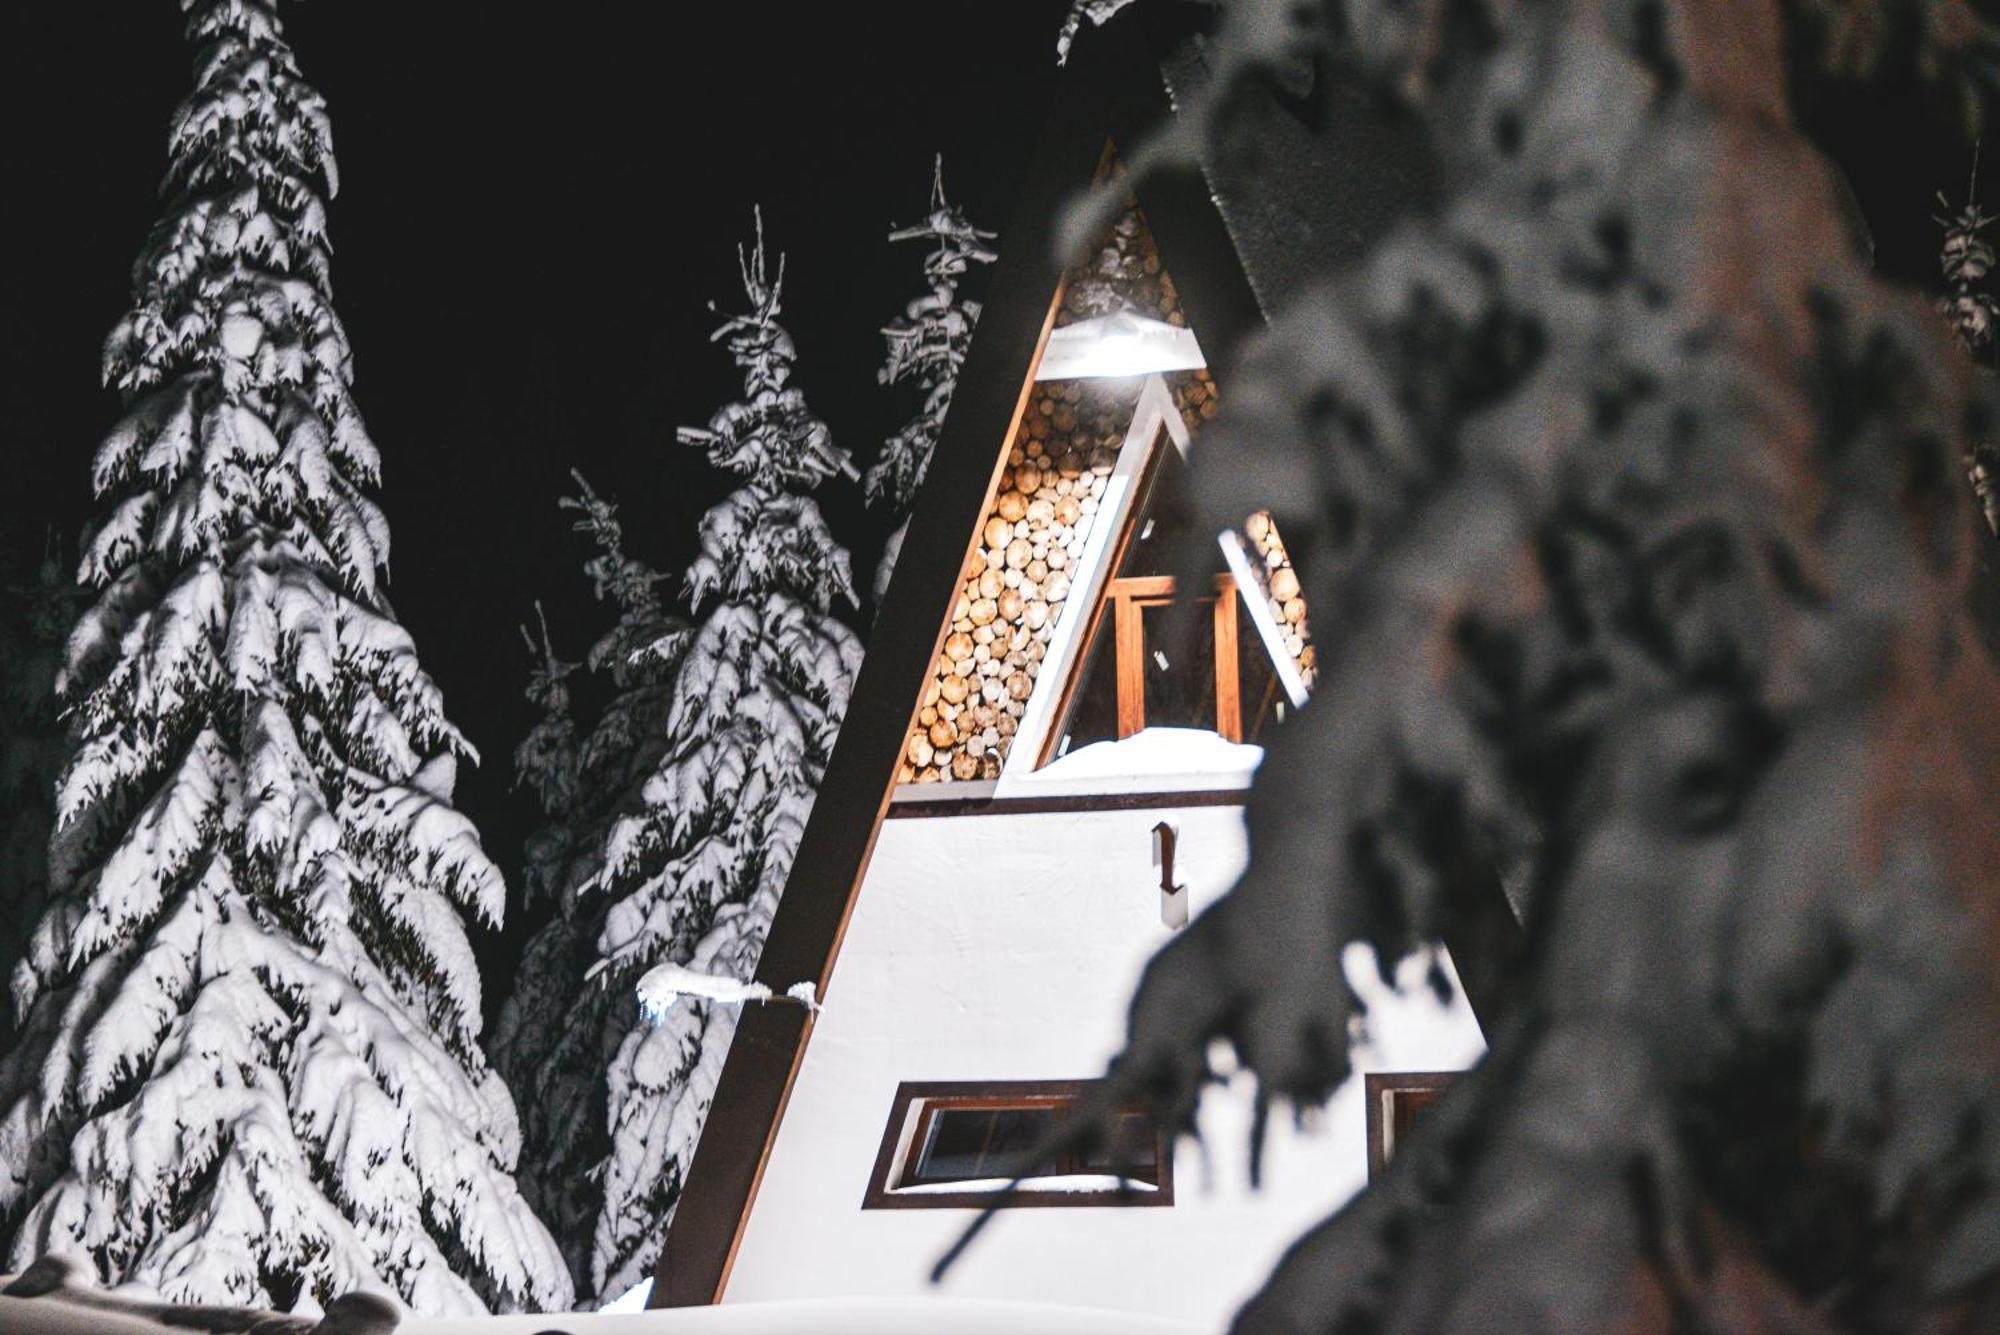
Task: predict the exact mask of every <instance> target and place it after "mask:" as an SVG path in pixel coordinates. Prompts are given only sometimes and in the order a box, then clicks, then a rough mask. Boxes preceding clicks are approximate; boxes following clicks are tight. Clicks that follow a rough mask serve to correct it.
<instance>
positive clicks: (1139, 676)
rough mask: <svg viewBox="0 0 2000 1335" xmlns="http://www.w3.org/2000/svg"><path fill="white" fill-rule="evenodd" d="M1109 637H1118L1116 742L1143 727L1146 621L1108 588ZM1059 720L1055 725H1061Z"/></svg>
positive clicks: (1119, 593) (1136, 606)
mask: <svg viewBox="0 0 2000 1335" xmlns="http://www.w3.org/2000/svg"><path fill="white" fill-rule="evenodd" d="M1111 603H1112V609H1113V610H1112V623H1111V630H1112V634H1113V635H1115V636H1116V637H1117V643H1116V646H1115V650H1116V656H1115V658H1114V660H1113V661H1114V662H1115V663H1116V664H1117V668H1118V739H1119V740H1120V741H1123V740H1125V739H1126V738H1127V737H1130V736H1131V735H1132V734H1133V733H1135V732H1138V731H1139V730H1140V729H1142V728H1144V727H1145V726H1146V621H1145V613H1144V611H1143V610H1141V607H1140V605H1139V604H1138V603H1137V602H1135V601H1133V600H1132V599H1130V598H1127V597H1124V596H1123V593H1122V591H1121V590H1120V589H1119V588H1118V585H1117V583H1115V582H1114V583H1113V584H1112V586H1111ZM1060 722H1061V721H1060V720H1058V724H1059V725H1060Z"/></svg>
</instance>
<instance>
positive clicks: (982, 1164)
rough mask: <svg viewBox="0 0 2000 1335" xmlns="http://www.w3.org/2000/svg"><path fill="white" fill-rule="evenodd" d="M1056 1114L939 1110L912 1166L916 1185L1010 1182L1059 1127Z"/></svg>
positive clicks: (1027, 1110)
mask: <svg viewBox="0 0 2000 1335" xmlns="http://www.w3.org/2000/svg"><path fill="white" fill-rule="evenodd" d="M1055 1115H1056V1109H1055V1108H1054V1107H1052V1106H1048V1105H1043V1106H1039V1107H1028V1108H952V1107H943V1108H938V1109H936V1110H935V1111H933V1112H932V1113H931V1116H930V1126H929V1130H928V1132H927V1134H926V1135H925V1137H924V1143H923V1144H922V1145H921V1146H920V1147H919V1148H918V1152H917V1155H916V1161H915V1162H914V1163H913V1164H912V1165H911V1166H910V1173H909V1180H910V1181H912V1182H957V1181H963V1180H965V1179H967V1178H982V1177H1006V1176H1008V1175H1009V1174H1010V1173H1012V1172H1013V1171H1014V1170H1015V1168H1016V1167H1018V1166H1019V1163H1020V1160H1021V1156H1022V1155H1024V1154H1026V1153H1027V1152H1028V1151H1029V1150H1031V1149H1033V1148H1034V1147H1035V1146H1036V1145H1037V1144H1038V1143H1040V1141H1041V1140H1042V1138H1043V1137H1045V1136H1046V1135H1047V1134H1048V1133H1049V1129H1050V1128H1051V1127H1052V1126H1054V1124H1055Z"/></svg>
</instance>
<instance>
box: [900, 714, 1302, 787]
mask: <svg viewBox="0 0 2000 1335" xmlns="http://www.w3.org/2000/svg"><path fill="white" fill-rule="evenodd" d="M1263 760H1264V748H1263V747H1261V746H1251V745H1248V744H1246V743H1242V742H1232V741H1229V740H1227V739H1226V738H1224V737H1223V736H1222V735H1221V734H1220V733H1216V732H1210V731H1208V730H1207V729H1205V728H1144V729H1141V730H1140V731H1139V732H1136V733H1133V734H1132V735H1131V736H1130V737H1126V738H1124V739H1122V740H1120V741H1115V742H1092V743H1091V744H1090V745H1089V746H1084V747H1079V748H1078V749H1076V750H1074V751H1071V752H1070V753H1069V754H1068V755H1066V756H1062V757H1060V758H1059V759H1057V760H1053V761H1051V762H1050V763H1048V764H1047V765H1044V766H1043V767H1042V768H1041V769H1038V770H1034V771H1032V772H1028V773H1007V774H1003V775H1002V776H1001V777H1000V778H998V779H972V780H967V781H963V782H957V781H955V782H951V783H904V784H898V785H897V786H896V791H895V794H894V795H893V797H892V798H891V800H892V801H896V802H952V801H966V800H973V799H979V798H993V799H999V800H1004V799H1006V798H1010V797H1070V796H1098V795H1101V794H1106V793H1183V792H1188V793H1198V792H1214V791H1216V790H1218V789H1221V790H1228V789H1235V788H1248V787H1249V786H1250V780H1251V778H1252V777H1253V776H1254V775H1255V774H1256V772H1257V766H1258V765H1259V764H1261V763H1263Z"/></svg>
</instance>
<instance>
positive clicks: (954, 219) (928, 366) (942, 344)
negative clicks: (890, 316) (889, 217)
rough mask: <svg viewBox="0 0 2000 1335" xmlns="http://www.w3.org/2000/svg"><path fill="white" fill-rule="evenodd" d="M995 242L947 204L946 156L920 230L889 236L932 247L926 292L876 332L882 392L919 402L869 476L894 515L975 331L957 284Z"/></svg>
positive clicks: (926, 458)
mask: <svg viewBox="0 0 2000 1335" xmlns="http://www.w3.org/2000/svg"><path fill="white" fill-rule="evenodd" d="M993 238H994V234H993V233H992V232H987V231H982V230H980V229H979V228H977V227H974V226H973V225H972V224H971V223H970V222H969V221H967V220H966V217H965V210H964V209H962V208H960V207H959V206H957V205H955V204H952V203H951V202H950V201H948V200H947V199H946V198H945V194H944V156H943V155H942V154H939V155H938V157H937V159H936V160H935V161H934V163H933V164H932V170H931V211H930V213H929V214H928V215H927V216H926V217H925V218H924V220H923V221H922V222H920V223H917V224H915V225H913V226H910V227H899V228H896V229H894V230H892V231H891V232H890V233H889V239H890V240H891V241H932V242H935V243H936V244H935V245H934V246H933V247H932V249H931V252H930V254H928V255H927V256H925V257H924V277H926V278H927V279H929V280H930V284H931V290H930V291H929V292H927V293H925V294H924V295H923V296H921V297H918V298H917V299H916V300H915V301H912V302H911V303H910V304H909V305H908V306H906V307H905V308H904V310H903V314H902V316H901V317H900V318H898V319H896V320H894V321H892V322H891V323H890V324H889V325H888V326H886V327H885V328H884V329H883V330H882V337H883V338H884V340H886V342H887V343H888V354H887V356H886V358H885V359H884V360H883V363H882V368H881V370H879V371H878V372H876V379H877V380H879V381H881V383H883V384H885V385H895V384H901V383H903V382H905V381H913V382H915V384H916V386H917V388H918V389H920V390H921V391H922V392H923V395H924V399H923V406H922V407H921V408H920V409H919V411H918V412H917V415H916V416H915V417H913V418H912V419H911V420H910V421H909V422H908V423H907V424H906V425H905V426H904V427H903V428H902V430H900V431H898V432H897V433H896V434H895V435H893V436H891V437H890V438H889V439H888V440H887V441H886V442H885V443H884V444H883V446H882V453H881V455H880V456H879V457H878V458H877V459H876V461H875V463H874V465H873V466H872V467H871V468H869V470H868V499H869V500H871V501H879V500H883V499H885V498H886V499H887V500H888V501H889V502H890V503H891V504H892V505H894V506H895V507H896V508H898V509H905V510H906V509H908V508H909V505H910V502H911V500H912V499H913V498H914V497H915V495H916V491H917V487H918V485H919V484H920V483H922V482H923V480H924V474H925V472H926V471H927V470H928V469H929V468H930V462H931V453H932V451H933V450H935V449H936V448H937V438H938V432H939V431H940V430H942V429H943V427H944V415H945V410H946V409H947V408H948V407H950V405H951V392H952V389H953V388H954V387H955V386H956V385H957V383H958V370H959V367H960V366H962V365H963V364H964V362H965V352H966V349H967V348H968V347H970V346H971V344H972V329H973V326H974V325H975V324H977V323H978V322H979V303H978V302H976V301H960V300H959V299H958V283H959V280H960V279H961V278H963V277H964V276H965V274H966V272H967V270H969V269H970V268H971V267H972V265H974V264H991V263H992V262H993V261H994V259H996V258H997V256H996V255H995V253H994V251H993V249H992V248H991V246H989V245H988V244H987V243H989V242H991V241H992V240H993Z"/></svg>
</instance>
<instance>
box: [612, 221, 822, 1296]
mask: <svg viewBox="0 0 2000 1335" xmlns="http://www.w3.org/2000/svg"><path fill="white" fill-rule="evenodd" d="M738 261H739V267H740V269H741V271H742V278H743V289H744V294H745V296H746V297H747V298H748V299H749V306H750V309H749V311H748V312H747V313H746V314H743V315H739V316H733V317H731V318H729V319H727V320H725V321H724V322H723V324H722V325H721V327H720V328H718V329H717V330H716V332H715V336H714V337H715V339H716V340H718V341H723V342H726V344H727V346H728V348H729V352H730V356H731V357H732V358H733V359H734V360H735V363H736V365H737V367H738V368H739V369H740V370H741V371H742V373H743V395H742V398H741V399H740V400H739V401H737V402H734V403H730V404H728V405H726V406H724V407H723V408H721V409H719V410H718V411H717V412H716V413H715V414H714V416H713V417H711V418H710V419H709V424H708V427H707V429H705V430H692V429H684V430H682V431H681V432H680V433H679V435H680V439H681V441H682V442H683V443H685V444H688V445H693V446H697V447H699V448H702V449H705V450H707V452H708V457H709V460H710V462H711V463H713V464H715V466H717V467H718V468H723V469H727V470H728V471H730V472H732V473H736V474H738V475H740V476H741V477H742V478H743V479H744V485H743V486H742V487H741V488H740V489H739V490H737V491H736V492H735V493H734V494H732V495H730V496H729V497H728V498H727V499H725V500H724V501H722V502H721V503H720V504H718V505H716V506H715V507H714V508H713V509H711V510H710V511H709V512H708V513H707V514H706V515H705V516H703V518H702V521H701V552H700V554H699V555H698V556H697V557H696V558H695V560H694V563H693V564H692V565H691V566H690V567H689V569H688V572H687V581H686V591H687V595H688V599H689V601H690V603H691V604H692V606H693V607H694V609H695V610H696V612H697V613H700V612H701V611H702V610H703V609H704V608H706V609H707V614H706V616H705V617H702V618H701V619H700V621H699V624H698V627H697V629H696V631H695V633H694V638H693V641H692V643H691V644H690V646H689V648H688V651H687V658H686V660H685V662H684V663H683V664H682V667H681V671H680V674H679V676H678V677H677V679H676V681H675V685H674V691H673V700H672V705H671V708H670V710H669V712H668V718H667V733H668V741H669V745H668V750H667V753H666V758H665V759H664V760H663V761H662V762H661V764H660V765H659V767H658V769H657V770H656V771H655V772H654V774H653V775H652V776H651V777H650V778H649V779H648V781H647V783H646V785H645V790H644V800H645V806H644V809H643V810H642V811H639V812H636V813H634V814H632V815H629V816H626V817H624V818H622V819H620V820H619V821H618V822H617V823H616V824H615V825H614V826H613V827H612V830H611V835H610V839H609V841H608V842H607V844H606V849H605V867H604V871H603V872H602V874H601V876H600V881H601V884H602V886H603V889H604V890H605V892H606V893H607V894H608V895H609V896H610V903H611V908H610V912H609V915H608V917H607V919H606V922H605V928H604V934H603V937H602V939H601V942H600V946H601V950H602V953H603V963H602V966H601V972H600V975H599V977H600V978H602V979H603V980H604V981H605V982H606V983H607V984H608V985H609V986H610V987H611V989H612V990H613V991H614V993H616V994H617V995H618V996H619V997H620V998H621V1004H622V1005H624V1006H625V1007H626V1011H625V1014H626V1016H627V1025H628V1032H627V1034H626V1036H625V1039H624V1042H623V1043H622V1044H621V1045H620V1047H619V1049H618V1052H617V1057H616V1060H615V1061H614V1062H613V1063H612V1066H611V1071H610V1077H609V1098H610V1120H609V1130H610V1136H611V1146H612V1150H611V1156H610V1158H609V1159H608V1160H607V1161H606V1162H605V1164H604V1167H603V1189H604V1208H603V1212H602V1214H601V1215H600V1216H599V1219H598V1224H597V1231H596V1238H595V1244H594V1245H595V1250H594V1255H593V1259H592V1263H591V1266H592V1275H593V1280H594V1285H595V1288H596V1289H597V1291H598V1292H599V1293H602V1294H615V1293H619V1292H622V1291H623V1290H625V1289H626V1288H629V1287H630V1286H631V1285H633V1284H635V1283H637V1282H638V1281H640V1280H642V1279H644V1278H645V1277H646V1276H647V1275H648V1273H650V1271H651V1269H652V1267H653V1264H654V1262H655V1261H656V1260H657V1259H658V1257H659V1250H660V1236H661V1232H662V1229H663V1226H664V1225H665V1223H666V1220H667V1217H668V1215H669V1214H670V1212H671V1211H672V1209H673V1206H674V1202H675V1201H676V1200H677V1199H678V1198H679V1195H680V1189H681V1181H682V1178H683V1175H684V1174H685V1173H686V1171H687V1165H688V1161H689V1159H690V1158H691V1157H692V1155H693V1151H694V1143H695V1138H696V1136H697V1135H698V1134H699V1133H700V1130H701V1124H702V1119H703V1118H704V1117H705V1116H706V1115H707V1111H708V1105H709V1101H710V1099H711V1098H712V1097H713V1095H714V1091H715V1081H716V1077H717V1076H718V1075H719V1073H720V1071H721V1068H722V1059H723V1057H724V1055H725V1053H726V1052H727V1050H728V1045H729V1038H730V1036H731V1034H733V1033H734V1031H735V1017H734V1015H733V1013H731V1012H730V1011H729V1010H728V1009H727V1008H726V1007H723V1006H719V1005H703V1004H699V1003H688V1004H683V1005H680V1006H677V1007H675V1008H674V1009H673V1010H672V1011H671V1012H670V1013H669V1015H668V1016H667V1018H666V1019H665V1021H664V1022H663V1023H661V1024H658V1025H654V1024H650V1023H645V1022H643V1021H641V1019H640V1017H639V1014H638V1009H637V1006H636V1005H635V1004H634V1002H633V1000H632V985H633V983H634V982H635V981H636V980H637V978H638V976H639V974H640V973H641V972H643V971H644V970H645V969H647V968H649V967H651V966H652V965H655V964H658V963H660V962H661V961H663V960H673V961H675V962H678V963H682V964H685V965H687V966H688V967H689V968H692V969H694V970H696V971H698V972H701V973H706V974H721V975H728V976H731V977H734V978H738V979H747V978H749V977H750V976H751V974H752V972H753V971H754V970H755V968H756V963H757V956H758V953H759V951H760V950H761V949H762V947H763V941H764V933H765V931H766V930H767V929H768V928H769V926H770V921H771V915H772V912H773V911H774V910H775V908H776V906H777V902H778V896H779V894H780V893H781V892H782V891H783V889H784V884H785V876H786V873H787V872H788V871H789V869H790V867H791V862H792V856H793V854H794V853H795V852H796V851H797V849H798V843H799V837H800V835H801V834H802V833H803V831H804V828H805V822H806V816H807V814H808V813H809V812H810V811H811V809H812V800H813V792H814V790H815V787H816V786H817V785H818V783H819V780H820V778H821V776H822V775H823V774H824V772H825V767H826V761H827V756H828V753H829V752H830V751H831V750H832V748H833V740H834V734H835V733H836V731H837V730H838V728H839V726H840V718H841V715H842V713H843V712H844V711H845V710H846V707H847V695H848V690H849V688H850V686H851V684H852V682H853V677H854V673H855V671H856V670H857V669H858V668H859V666H860V662H861V645H860V642H859V641H858V640H857V639H856V638H855V636H854V634H853V633H852V632H851V631H850V630H849V629H848V628H847V627H846V626H844V625H843V624H841V622H840V621H838V620H836V619H835V618H834V616H833V615H832V614H831V609H832V607H833V604H834V601H835V600H836V599H846V600H847V601H848V603H849V604H850V605H851V604H853V603H854V601H855V599H854V587H853V582H852V577H851V575H850V573H849V566H848V556H847V553H846V551H845V550H843V549H842V548H841V546H840V544H839V543H837V542H835V541H834V538H833V535H832V534H831V533H830V532H829V531H828V530H827V526H826V521H825V520H824V518H822V517H821V515H820V511H819V507H818V505H816V504H815V503H814V502H813V500H812V497H811V495H810V494H809V493H810V492H811V491H813V490H814V489H815V488H817V487H818V486H819V484H820V483H822V482H824V481H825V480H826V479H827V478H828V477H830V476H831V475H832V474H833V473H834V472H835V471H837V470H842V469H845V468H846V467H847V466H848V465H847V456H846V454H845V452H843V451H841V450H839V449H837V448H836V447H835V446H834V444H833V440H832V435H831V433H830V432H829V431H828V430H827V427H826V424H825V423H824V422H822V421H820V420H819V419H818V418H817V417H814V416H813V415H812V413H811V411H810V410H809V409H808V408H807V407H806V403H805V399H804V397H803V396H802V395H801V394H800V392H799V390H798V388H797V387H796V386H795V385H793V384H791V383H790V382H791V372H792V364H793V362H794V360H795V358H796V355H797V354H796V351H795V349H794V348H793V345H792V340H791V337H790V336H789V335H788V334H787V333H786V332H785V330H784V329H783V328H782V327H781V326H780V325H779V324H778V314H779V296H780V290H781V288H782V287H783V283H784V261H783V260H782V258H781V259H780V260H779V262H778V272H777V274H776V276H775V277H774V276H772V275H771V273H770V272H769V270H768V268H767V264H766V259H765V252H764V225H763V217H762V215H761V214H759V215H758V217H757V239H756V244H755V246H754V248H752V249H751V250H750V251H748V252H747V253H745V252H742V251H739V253H738Z"/></svg>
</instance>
